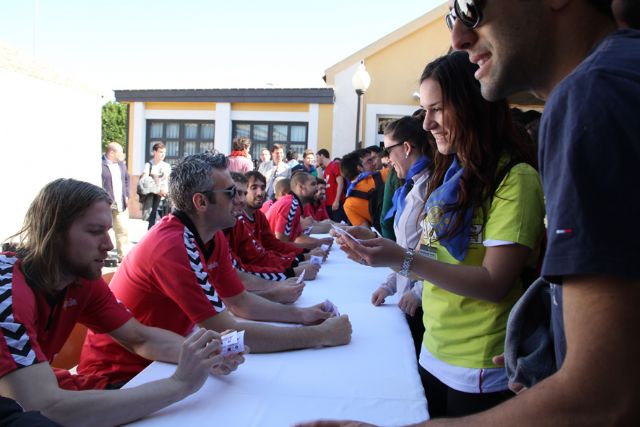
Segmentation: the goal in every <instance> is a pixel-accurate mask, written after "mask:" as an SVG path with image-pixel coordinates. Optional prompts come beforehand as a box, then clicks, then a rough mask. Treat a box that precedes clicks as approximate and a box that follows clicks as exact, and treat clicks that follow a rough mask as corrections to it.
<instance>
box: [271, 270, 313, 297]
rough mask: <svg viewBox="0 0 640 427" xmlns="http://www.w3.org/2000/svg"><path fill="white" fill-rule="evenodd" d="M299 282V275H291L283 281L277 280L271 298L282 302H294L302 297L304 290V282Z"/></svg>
mask: <svg viewBox="0 0 640 427" xmlns="http://www.w3.org/2000/svg"><path fill="white" fill-rule="evenodd" d="M305 277H306V275H305ZM297 282H298V278H297V277H290V278H288V279H287V280H283V281H282V282H275V283H274V285H273V289H272V292H271V298H270V299H271V300H272V301H275V302H279V303H280V304H293V303H294V302H296V301H297V300H298V298H300V295H302V291H303V290H304V282H301V283H297Z"/></svg>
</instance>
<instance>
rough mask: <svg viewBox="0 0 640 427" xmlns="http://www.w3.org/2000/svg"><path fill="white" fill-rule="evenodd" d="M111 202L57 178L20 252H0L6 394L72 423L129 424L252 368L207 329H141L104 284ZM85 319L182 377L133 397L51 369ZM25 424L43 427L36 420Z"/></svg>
mask: <svg viewBox="0 0 640 427" xmlns="http://www.w3.org/2000/svg"><path fill="white" fill-rule="evenodd" d="M111 204H112V200H111V197H109V195H108V194H107V193H106V192H105V191H104V190H103V189H102V188H100V187H97V186H95V185H93V184H89V183H87V182H82V181H77V180H74V179H57V180H55V181H52V182H50V183H49V184H47V185H46V186H45V187H44V188H42V190H40V192H39V193H38V195H37V196H36V197H35V199H34V200H33V202H32V203H31V206H30V207H29V209H28V211H27V214H26V216H25V220H24V225H23V226H22V229H21V230H20V231H19V232H18V233H17V234H16V235H15V236H14V237H19V243H18V245H17V252H4V253H0V270H2V278H1V279H0V281H1V284H2V301H3V312H2V323H1V327H0V341H1V342H2V346H1V348H2V350H0V394H1V395H2V396H3V397H5V398H11V399H14V400H16V401H18V402H19V403H20V405H21V406H22V407H23V408H24V410H26V411H40V412H41V413H42V414H43V415H44V416H46V417H48V418H50V419H51V420H53V421H55V422H56V423H59V424H61V425H65V426H76V425H87V424H91V425H95V426H113V425H121V424H127V423H129V422H132V421H135V420H136V419H138V418H141V417H143V416H145V415H147V414H149V413H151V412H155V411H157V410H159V409H162V408H164V407H166V406H168V405H170V404H172V403H174V402H177V401H179V400H182V399H183V398H185V397H187V396H188V395H190V394H192V393H194V392H196V391H197V390H198V389H200V387H202V385H203V384H204V382H205V381H206V379H207V377H208V376H209V374H210V373H214V374H228V373H230V372H231V371H233V370H235V369H236V367H237V366H238V365H239V364H240V363H242V362H243V358H242V356H232V357H222V356H221V355H220V350H221V343H220V339H219V337H220V336H219V335H218V334H216V333H214V332H210V331H204V330H198V331H197V332H195V334H194V335H192V336H191V337H190V338H187V339H186V340H185V339H184V337H182V336H180V335H177V334H174V333H172V332H169V331H166V330H164V329H159V328H152V327H148V326H145V325H143V324H141V323H140V322H138V321H137V320H135V319H133V318H132V316H131V313H129V311H127V309H126V308H125V307H124V306H123V305H122V304H121V303H120V302H119V301H117V300H116V298H115V297H114V296H113V294H112V293H111V292H110V291H109V288H108V286H107V284H106V283H105V282H104V280H102V277H101V275H102V267H103V266H104V260H105V258H106V257H107V253H108V252H109V251H110V250H111V249H113V244H112V243H111V238H110V237H109V233H108V231H109V229H110V228H111ZM76 322H80V323H82V324H84V325H85V326H87V327H89V328H90V329H91V330H94V331H97V332H102V333H105V334H108V335H109V336H111V337H112V338H113V339H114V340H116V341H117V342H118V344H116V345H118V346H119V347H120V348H122V349H123V350H124V348H125V347H126V348H128V349H129V350H130V351H133V352H135V353H136V354H138V355H139V357H144V358H145V359H146V360H162V361H166V362H174V363H175V362H177V363H178V366H177V368H176V370H175V373H174V374H173V375H172V376H171V377H169V378H165V379H161V380H158V381H153V382H149V383H146V384H143V385H140V386H138V387H132V388H129V389H127V390H97V389H104V388H105V387H106V386H107V385H108V380H107V379H106V378H104V377H100V376H93V375H82V374H81V375H72V374H71V373H70V372H69V371H67V370H62V369H53V368H52V367H51V365H50V363H51V361H52V360H53V358H54V356H55V355H56V353H58V352H59V351H60V349H61V348H62V346H63V345H64V343H65V342H66V340H67V338H68V337H69V335H70V334H71V330H72V329H73V327H74V325H75V324H76ZM125 351H126V350H125ZM89 389H93V390H90V391H87V390H89ZM3 403H6V402H3ZM2 409H3V410H5V409H6V407H4V405H3V407H2ZM11 412H12V414H11V417H12V419H11V420H8V419H6V418H4V419H2V425H10V426H13V425H17V424H14V422H16V421H17V420H16V419H15V418H14V417H15V416H16V415H17V416H18V417H19V418H22V414H21V413H20V411H18V410H16V408H15V407H14V408H13V410H12V411H11ZM0 416H6V413H3V414H1V415H0ZM26 416H27V417H29V416H30V414H26ZM22 422H23V424H22V425H37V424H35V422H34V420H33V418H30V419H27V420H22ZM44 425H48V424H44ZM56 425H57V424H56Z"/></svg>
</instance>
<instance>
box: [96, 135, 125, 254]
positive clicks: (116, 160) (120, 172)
mask: <svg viewBox="0 0 640 427" xmlns="http://www.w3.org/2000/svg"><path fill="white" fill-rule="evenodd" d="M123 160H124V152H123V150H122V145H120V144H118V143H117V142H110V143H109V144H108V145H107V151H106V152H105V153H104V155H103V156H102V188H103V189H104V190H105V191H106V192H107V194H109V196H110V197H111V200H113V203H112V204H111V219H112V221H113V231H114V234H115V236H116V251H117V254H118V262H121V261H122V258H124V255H125V248H126V246H127V244H128V243H129V232H128V231H127V221H128V219H129V212H128V211H127V205H128V203H129V171H127V165H126V164H125V163H124V161H123Z"/></svg>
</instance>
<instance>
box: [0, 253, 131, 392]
mask: <svg viewBox="0 0 640 427" xmlns="http://www.w3.org/2000/svg"><path fill="white" fill-rule="evenodd" d="M0 294H1V295H2V296H1V297H0V301H1V302H0V306H1V310H0V312H1V313H0V322H1V323H0V335H1V337H2V338H1V339H0V352H1V354H0V377H2V376H5V375H7V374H8V373H10V372H13V371H15V370H16V369H20V368H23V367H26V366H31V365H34V364H36V363H41V362H47V361H48V362H51V361H52V360H53V358H54V356H55V355H56V353H57V352H58V351H60V349H61V348H62V346H63V345H64V343H65V341H66V340H67V338H68V337H69V335H70V334H71V331H72V329H73V327H74V326H75V324H76V322H79V323H82V324H83V325H85V326H87V327H88V328H89V329H91V330H94V331H96V332H99V333H107V332H111V331H113V330H115V329H118V328H119V327H120V326H122V325H124V324H125V323H126V322H127V321H128V320H129V319H131V314H130V313H129V312H128V311H127V310H126V308H125V307H124V306H122V305H121V304H118V302H117V301H116V299H115V298H114V297H113V294H112V293H111V292H110V291H109V288H108V287H107V284H106V283H105V282H104V280H102V278H99V279H97V280H84V279H80V280H79V281H78V282H77V283H74V284H72V285H70V286H69V287H67V288H66V289H65V290H64V291H62V292H59V293H58V294H57V295H54V296H52V297H50V301H49V302H48V301H47V297H45V295H43V294H41V293H40V292H39V291H34V290H33V289H32V288H31V287H30V286H29V285H28V284H27V282H26V280H25V277H24V274H23V273H22V264H21V261H20V260H18V259H17V258H16V256H15V254H13V253H9V252H7V253H2V254H0ZM55 373H56V376H57V377H58V383H59V384H60V387H62V388H66V389H69V390H81V389H93V388H104V387H106V386H107V380H106V379H105V378H101V377H95V376H82V375H79V376H78V375H75V376H72V375H71V374H69V372H68V371H66V370H58V369H56V370H55Z"/></svg>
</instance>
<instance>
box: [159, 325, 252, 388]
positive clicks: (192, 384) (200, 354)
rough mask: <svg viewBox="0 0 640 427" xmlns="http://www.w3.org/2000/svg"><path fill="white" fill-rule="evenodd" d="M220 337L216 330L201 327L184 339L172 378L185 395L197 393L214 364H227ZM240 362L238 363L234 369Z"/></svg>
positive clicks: (228, 367) (229, 367)
mask: <svg viewBox="0 0 640 427" xmlns="http://www.w3.org/2000/svg"><path fill="white" fill-rule="evenodd" d="M219 337H220V335H219V334H218V333H216V332H213V331H209V330H207V329H199V330H198V331H196V332H195V333H194V334H193V335H191V336H190V337H188V338H187V339H185V340H184V343H183V344H182V349H181V350H180V357H179V359H178V367H177V368H176V371H175V372H174V373H173V375H172V376H171V378H172V379H173V380H174V381H175V382H177V383H178V384H179V385H180V387H181V389H182V390H183V391H184V393H185V396H188V395H190V394H192V393H195V392H196V391H198V390H199V389H200V387H202V385H203V384H204V382H205V381H206V379H207V377H208V376H209V373H210V372H212V371H213V368H214V366H222V365H225V361H224V357H222V356H221V355H220V351H221V350H222V343H221V342H220V338H219ZM243 361H244V359H243ZM240 363H242V362H240ZM238 364H239V363H236V364H235V366H234V367H233V369H235V368H236V367H237V365H238ZM231 365H233V363H232V364H231ZM226 369H231V366H227V368H226ZM229 372H231V371H229Z"/></svg>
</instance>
